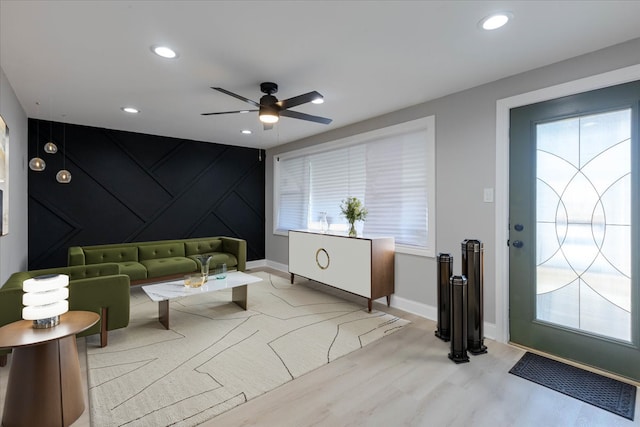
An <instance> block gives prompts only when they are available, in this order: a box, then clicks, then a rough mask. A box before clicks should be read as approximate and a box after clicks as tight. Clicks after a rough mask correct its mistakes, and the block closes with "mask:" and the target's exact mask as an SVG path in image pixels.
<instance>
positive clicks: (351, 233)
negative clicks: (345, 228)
mask: <svg viewBox="0 0 640 427" xmlns="http://www.w3.org/2000/svg"><path fill="white" fill-rule="evenodd" d="M349 237H358V232H357V231H356V226H355V223H353V222H350V223H349Z"/></svg>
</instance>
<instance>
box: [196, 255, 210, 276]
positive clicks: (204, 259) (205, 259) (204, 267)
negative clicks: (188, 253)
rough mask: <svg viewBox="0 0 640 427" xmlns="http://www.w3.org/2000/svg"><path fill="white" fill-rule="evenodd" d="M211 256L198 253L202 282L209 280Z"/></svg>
mask: <svg viewBox="0 0 640 427" xmlns="http://www.w3.org/2000/svg"><path fill="white" fill-rule="evenodd" d="M211 257H212V256H211V255H196V259H197V260H198V261H199V262H200V273H201V274H202V283H207V280H209V262H210V261H211Z"/></svg>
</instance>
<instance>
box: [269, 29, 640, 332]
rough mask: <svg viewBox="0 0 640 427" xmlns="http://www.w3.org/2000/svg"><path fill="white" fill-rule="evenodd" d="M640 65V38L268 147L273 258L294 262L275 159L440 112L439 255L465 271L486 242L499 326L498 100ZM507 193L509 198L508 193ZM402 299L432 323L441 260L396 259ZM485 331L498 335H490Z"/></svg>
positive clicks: (491, 300) (487, 299)
mask: <svg viewBox="0 0 640 427" xmlns="http://www.w3.org/2000/svg"><path fill="white" fill-rule="evenodd" d="M505 60H507V59H505ZM638 63H640V39H634V40H631V41H628V42H626V43H622V44H619V45H616V46H612V47H610V48H607V49H603V50H600V51H596V52H593V53H590V54H587V55H583V56H580V57H576V58H572V59H569V60H566V61H562V62H559V63H556V64H552V65H549V66H546V67H542V68H539V69H536V70H532V71H529V72H526V73H522V74H518V75H516V76H512V77H509V78H505V79H502V80H499V81H496V82H492V83H489V84H486V85H482V86H479V87H475V88H472V89H469V90H466V91H463V92H459V93H456V94H452V95H449V96H446V97H443V98H440V99H436V100H433V101H429V102H426V103H424V104H420V105H416V106H414V107H411V108H407V109H404V110H401V111H396V112H393V113H390V114H387V115H384V116H381V117H377V118H374V119H370V120H367V121H364V122H360V123H357V124H354V125H351V126H347V127H344V128H340V129H335V130H333V131H330V132H327V133H324V134H322V135H317V136H314V137H311V138H307V139H304V140H300V141H296V142H292V143H290V144H285V145H282V146H279V147H275V148H273V149H270V150H268V151H267V159H266V161H267V163H266V166H267V170H266V187H267V188H266V226H267V235H266V257H267V261H268V262H272V263H274V264H278V265H286V264H287V263H288V260H287V257H288V253H287V238H286V237H283V236H276V235H274V234H272V224H273V156H274V155H277V154H279V153H282V152H286V151H290V150H294V149H299V148H302V147H307V146H310V145H315V144H319V143H322V142H326V141H331V140H335V139H339V138H343V137H347V136H350V135H354V134H358V133H362V132H365V131H369V130H373V129H377V128H381V127H385V126H389V125H393V124H397V123H400V122H404V121H408V120H413V119H416V118H420V117H424V116H427V115H432V114H433V115H435V116H436V165H437V166H436V168H437V171H436V187H437V190H436V198H437V199H436V204H437V211H436V222H437V227H436V252H437V253H438V252H444V253H450V254H451V255H453V257H454V273H455V274H459V273H460V268H461V266H460V254H461V242H462V240H464V239H478V240H481V241H482V242H483V243H484V249H485V260H484V267H485V270H484V273H485V274H484V285H485V289H484V303H485V304H484V308H485V312H484V313H485V321H486V322H487V323H490V324H491V323H495V319H496V303H495V299H496V298H495V295H496V286H495V283H496V271H495V262H496V259H495V252H496V245H497V244H500V245H506V242H496V241H495V234H496V227H495V224H496V206H495V205H494V204H493V203H485V202H483V190H484V188H496V178H495V177H496V170H497V167H498V166H499V165H496V102H497V100H499V99H503V98H507V97H511V96H515V95H518V94H521V93H526V92H530V91H534V90H538V89H541V88H545V87H550V86H554V85H557V84H560V83H565V82H569V81H573V80H576V79H580V78H583V77H588V76H592V75H596V74H600V73H604V72H607V71H610V70H615V69H618V68H622V67H626V66H630V65H635V64H638ZM434 84H437V82H434ZM502 196H503V197H502V199H504V200H507V197H506V195H502ZM395 297H396V298H395V299H392V301H393V304H394V305H397V306H398V307H400V308H405V309H407V308H408V309H409V310H410V311H413V312H418V314H423V315H426V316H427V317H432V318H433V316H434V314H435V307H436V301H437V289H436V260H435V259H434V258H422V257H416V256H412V255H403V254H398V255H396V293H395ZM485 333H486V335H487V336H491V333H490V332H489V331H487V330H485Z"/></svg>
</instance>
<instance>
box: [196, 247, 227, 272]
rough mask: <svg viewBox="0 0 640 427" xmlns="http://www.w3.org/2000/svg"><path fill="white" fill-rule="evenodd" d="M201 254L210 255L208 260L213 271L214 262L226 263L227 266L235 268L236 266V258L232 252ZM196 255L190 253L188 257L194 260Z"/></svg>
mask: <svg viewBox="0 0 640 427" xmlns="http://www.w3.org/2000/svg"><path fill="white" fill-rule="evenodd" d="M202 255H211V261H209V268H210V271H213V269H214V268H215V267H216V264H227V268H236V267H237V266H238V258H236V256H235V255H233V254H229V253H226V252H210V253H207V254H202ZM196 256H197V255H191V256H190V257H189V258H191V259H194V260H195V257H196ZM198 265H200V264H198Z"/></svg>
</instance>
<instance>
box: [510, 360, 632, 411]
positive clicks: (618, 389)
mask: <svg viewBox="0 0 640 427" xmlns="http://www.w3.org/2000/svg"><path fill="white" fill-rule="evenodd" d="M509 373H511V374H513V375H517V376H519V377H521V378H524V379H527V380H529V381H532V382H535V383H537V384H540V385H543V386H545V387H547V388H550V389H552V390H555V391H557V392H560V393H563V394H566V395H567V396H570V397H573V398H575V399H578V400H581V401H583V402H586V403H589V404H591V405H593V406H597V407H598V408H601V409H604V410H606V411H609V412H612V413H614V414H617V415H620V416H621V417H624V418H627V419H629V420H632V421H633V415H634V411H635V407H636V387H635V386H633V385H630V384H627V383H624V382H622V381H618V380H615V379H613V378H609V377H605V376H602V375H599V374H596V373H593V372H589V371H586V370H584V369H580V368H577V367H575V366H571V365H567V364H566V363H562V362H558V361H556V360H552V359H549V358H547V357H543V356H540V355H537V354H534V353H530V352H527V353H525V354H524V356H522V358H521V359H520V360H519V361H518V363H516V364H515V365H514V367H513V368H511V370H510V371H509Z"/></svg>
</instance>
